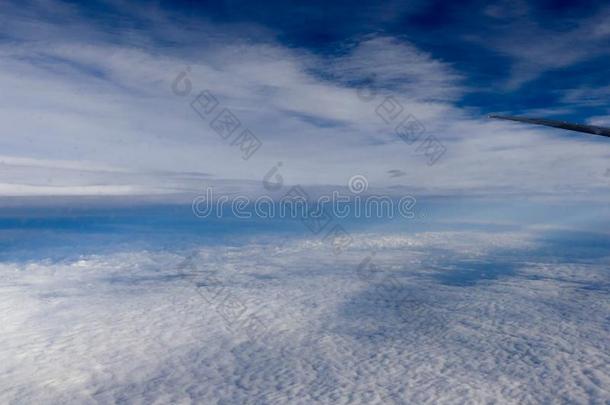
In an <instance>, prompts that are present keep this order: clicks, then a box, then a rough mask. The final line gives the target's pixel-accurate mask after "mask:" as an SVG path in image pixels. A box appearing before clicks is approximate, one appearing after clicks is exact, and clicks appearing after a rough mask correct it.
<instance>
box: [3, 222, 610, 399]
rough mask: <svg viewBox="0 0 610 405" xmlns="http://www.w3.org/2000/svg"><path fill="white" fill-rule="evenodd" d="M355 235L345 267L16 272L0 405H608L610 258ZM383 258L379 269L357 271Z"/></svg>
mask: <svg viewBox="0 0 610 405" xmlns="http://www.w3.org/2000/svg"><path fill="white" fill-rule="evenodd" d="M354 237H355V243H354V244H353V245H352V246H351V248H350V249H349V250H348V251H346V252H344V253H343V254H342V255H340V256H338V257H337V256H335V255H333V254H332V253H331V249H330V246H328V244H327V243H325V242H322V241H320V240H318V239H297V240H292V241H287V242H286V243H284V244H283V245H280V246H278V245H277V244H275V243H272V244H263V243H260V242H259V243H253V244H249V245H245V246H242V247H239V248H237V247H229V246H225V245H223V246H217V247H210V246H207V247H201V248H199V249H198V250H197V251H196V252H197V255H196V256H195V258H194V260H193V262H192V263H193V266H190V267H189V266H186V267H184V266H182V270H178V267H180V264H181V263H182V261H183V258H184V256H183V254H182V253H179V252H172V251H165V252H163V251H161V252H146V251H132V252H124V253H115V254H109V255H97V256H96V255H93V256H85V257H81V258H80V259H77V260H74V261H60V262H49V261H40V262H25V263H13V264H10V263H4V264H2V265H1V269H0V270H1V271H2V273H3V274H5V275H6V276H5V277H4V278H3V280H2V283H1V288H2V291H3V294H2V295H1V296H0V314H1V315H2V319H3V328H2V332H1V333H0V364H2V366H0V373H1V374H2V378H1V379H0V381H1V382H0V399H1V400H2V401H3V402H11V401H14V402H40V401H43V400H44V401H45V402H49V401H50V402H87V401H102V402H117V401H123V400H128V401H129V402H133V403H140V402H154V401H162V402H199V403H201V402H205V403H213V402H219V401H227V402H231V403H248V401H259V402H274V401H275V402H278V401H279V402H281V403H288V402H290V403H299V401H302V402H303V403H311V402H316V401H317V402H323V403H327V402H330V401H332V402H338V403H342V401H345V402H347V401H350V400H351V401H357V402H366V403H388V402H390V403H391V402H397V403H400V402H401V401H402V402H409V403H411V402H418V403H438V402H442V401H445V402H478V401H486V400H492V399H493V400H500V401H502V402H504V403H523V402H549V401H552V400H560V401H563V402H583V403H584V402H596V401H597V402H604V401H605V400H607V399H608V398H609V397H610V392H608V390H607V387H608V386H609V384H608V383H609V382H610V369H608V364H610V359H609V358H608V350H607V333H608V331H607V322H606V316H607V315H606V314H607V313H608V310H610V301H608V295H607V289H606V287H607V283H606V280H607V277H606V275H605V273H606V265H605V262H606V261H607V258H599V260H590V261H588V263H587V264H584V263H579V262H578V261H576V260H575V261H572V260H571V258H570V257H569V255H568V254H566V253H565V252H563V253H562V261H561V263H558V262H557V256H556V254H555V253H556V252H555V251H549V250H548V247H545V245H544V243H543V242H541V241H540V240H539V239H538V238H537V236H536V235H535V234H528V233H506V234H493V233H489V232H486V233H484V234H478V233H472V232H448V233H445V232H427V233H419V234H411V235H398V234H397V235H390V234H387V233H384V234H380V235H377V234H359V235H354ZM371 252H375V256H373V263H374V265H375V266H376V271H374V272H373V273H371V274H370V275H367V273H366V272H362V273H357V269H358V265H359V264H361V263H362V261H363V259H364V258H365V257H367V256H369V255H370V254H371ZM545 252H547V253H545ZM502 266H504V267H502ZM498 267H499V268H500V271H498V272H497V276H498V278H494V277H495V276H494V274H496V273H495V272H496V268H498ZM477 269H483V270H477ZM364 270H367V269H364ZM477 272H481V274H478V280H477V277H475V282H474V283H473V284H471V285H465V286H461V285H459V284H458V285H456V284H454V283H453V281H452V280H455V281H458V282H459V277H457V275H459V274H462V276H468V275H469V274H472V273H477ZM485 272H488V274H486V273H485ZM358 274H360V276H359V275H358ZM209 276H213V277H214V282H213V283H212V284H210V280H211V279H210V278H209ZM454 276H456V277H455V278H454ZM197 282H199V283H203V284H201V285H202V287H201V289H199V290H197V289H196V288H195V286H194V283H197ZM205 285H207V286H208V287H204V286H205ZM222 291H224V292H223V293H222V294H221V292H222ZM225 293H229V294H231V297H233V299H236V300H238V301H239V302H240V303H241V304H243V306H244V307H245V308H246V310H245V311H246V312H245V314H246V316H247V317H251V316H253V315H256V316H258V317H260V319H262V320H263V321H264V323H265V326H266V328H268V329H267V334H266V335H265V338H264V339H250V338H248V336H247V334H246V331H245V329H244V328H243V327H240V326H239V325H234V326H233V327H232V328H229V325H230V323H229V322H228V321H227V319H233V318H231V317H230V316H229V317H228V318H223V316H222V315H221V312H220V310H219V308H222V307H219V306H218V302H217V301H214V298H213V297H215V296H216V295H215V294H219V295H218V296H216V297H225V295H224V294H225ZM224 310H226V308H225V309H224ZM229 312H230V311H229ZM238 313H241V312H238ZM225 316H227V313H226V312H225ZM233 320H234V319H233Z"/></svg>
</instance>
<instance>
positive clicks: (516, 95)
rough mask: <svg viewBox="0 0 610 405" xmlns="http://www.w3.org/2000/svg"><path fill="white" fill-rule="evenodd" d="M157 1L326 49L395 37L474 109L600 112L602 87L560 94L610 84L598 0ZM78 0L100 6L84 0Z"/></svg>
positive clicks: (609, 46) (603, 8) (603, 11)
mask: <svg viewBox="0 0 610 405" xmlns="http://www.w3.org/2000/svg"><path fill="white" fill-rule="evenodd" d="M144 4H145V3H142V5H143V6H144ZM160 5H161V8H162V9H164V10H165V11H168V12H170V13H175V14H176V15H178V14H187V15H189V16H192V17H194V18H195V19H197V18H199V19H202V20H205V21H213V22H215V23H224V24H239V29H241V30H244V33H245V35H250V36H256V33H257V32H258V31H257V29H255V28H253V26H257V27H258V26H262V27H264V28H266V29H268V30H270V31H271V32H272V33H273V34H274V35H275V36H276V39H277V40H278V41H280V42H281V43H283V44H284V45H286V46H290V47H297V48H305V49H308V50H311V51H314V52H317V53H320V54H325V55H328V54H331V55H332V54H334V53H336V52H341V50H342V49H344V47H345V46H346V44H349V43H352V42H353V41H357V40H358V39H359V38H362V37H364V36H367V35H390V36H393V37H399V38H404V39H405V40H408V41H410V42H411V43H413V44H415V45H416V46H417V47H419V48H420V49H423V50H425V51H426V52H429V53H430V54H431V55H432V56H433V57H434V58H437V59H439V60H442V61H444V62H447V63H450V64H451V65H452V66H454V67H455V68H456V70H457V71H458V72H460V73H462V74H463V76H464V78H465V84H466V85H467V86H468V87H469V88H470V89H471V91H470V92H468V93H467V94H466V95H465V96H464V97H463V98H462V99H461V100H460V101H459V104H460V105H461V106H466V107H476V108H478V109H480V110H481V112H482V113H487V112H492V111H509V112H513V113H524V112H528V110H533V109H551V108H552V109H555V110H557V112H558V113H559V114H558V115H561V116H562V117H566V118H572V119H580V120H585V119H586V118H587V117H590V116H596V115H604V114H606V113H607V103H604V102H603V101H605V97H604V96H605V95H606V94H605V93H604V94H602V95H601V98H602V100H600V95H596V96H595V100H588V99H587V97H584V99H583V97H582V96H581V97H575V98H570V97H568V96H566V94H569V93H570V92H571V91H574V90H575V89H588V88H593V89H599V88H602V87H604V86H608V85H610V75H609V73H610V68H609V66H610V63H609V62H610V55H609V53H608V50H610V42H609V41H608V37H607V36H600V37H598V38H596V37H594V35H592V33H593V32H595V30H596V29H601V28H598V27H597V26H598V25H601V26H603V25H604V23H606V22H607V21H608V20H607V19H604V18H603V17H604V16H605V15H606V16H607V12H608V8H607V3H604V2H602V1H581V2H574V1H537V2H519V1H516V2H509V1H506V2H488V1H463V2H454V1H427V2H426V1H389V2H378V1H359V2H352V1H307V2H285V1H267V2H254V1H235V0H232V1H161V2H160ZM100 7H102V6H100ZM86 8H89V9H91V8H93V9H96V12H97V11H99V9H97V7H96V6H91V5H90V3H89V2H88V5H87V6H86ZM102 9H105V10H106V11H108V12H113V13H118V14H119V15H120V13H121V11H120V10H119V9H116V8H108V7H102ZM129 19H130V20H131V17H129ZM236 29H238V28H237V25H236ZM519 48H523V56H522V57H523V60H520V57H519V56H518V55H519ZM574 48H579V49H580V50H582V51H583V52H584V53H585V55H575V56H574V57H573V58H569V60H568V61H566V62H563V61H560V60H558V61H557V62H556V63H553V58H554V54H557V56H563V55H564V54H565V53H566V52H567V53H569V52H571V51H573V50H574ZM558 59H561V58H558ZM517 63H520V64H522V65H523V68H522V70H524V72H522V73H521V74H523V75H525V76H527V80H526V81H522V80H521V79H518V82H519V85H507V83H509V82H510V80H511V76H512V75H513V74H515V73H514V69H515V64H517ZM529 71H534V72H533V74H529ZM517 74H518V73H517ZM585 94H586V93H585ZM545 112H546V111H545ZM549 112H550V111H549ZM547 113H548V112H547Z"/></svg>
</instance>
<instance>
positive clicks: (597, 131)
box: [489, 114, 610, 137]
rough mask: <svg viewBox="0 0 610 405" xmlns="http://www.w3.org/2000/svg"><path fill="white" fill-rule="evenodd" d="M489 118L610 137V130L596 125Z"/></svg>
mask: <svg viewBox="0 0 610 405" xmlns="http://www.w3.org/2000/svg"><path fill="white" fill-rule="evenodd" d="M489 118H495V119H500V120H509V121H518V122H525V123H527V124H535V125H546V126H547V127H553V128H561V129H567V130H569V131H577V132H585V133H587V134H593V135H600V136H607V137H610V128H604V127H597V126H595V125H584V124H572V123H569V122H565V121H555V120H547V119H544V118H526V117H511V116H509V115H495V114H494V115H490V116H489Z"/></svg>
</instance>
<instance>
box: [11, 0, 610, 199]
mask: <svg viewBox="0 0 610 405" xmlns="http://www.w3.org/2000/svg"><path fill="white" fill-rule="evenodd" d="M46 4H47V6H48V7H52V5H53V4H54V3H53V2H48V3H46ZM28 10H29V11H28ZM33 10H34V11H32V10H30V9H25V10H21V9H19V10H15V9H11V8H7V14H6V15H5V17H4V20H6V22H7V24H9V25H7V26H6V27H8V28H10V29H11V32H10V35H11V36H13V37H14V41H12V42H11V41H5V42H3V43H2V44H1V45H0V53H1V54H2V56H3V58H2V62H0V85H1V86H2V89H3V96H4V97H3V100H4V101H2V102H1V103H2V105H1V106H2V109H1V110H0V120H1V121H0V122H2V123H3V124H2V130H3V133H4V134H5V136H3V137H2V140H1V141H0V146H1V147H2V150H3V155H5V156H9V157H11V158H13V159H30V160H36V161H38V162H46V163H45V164H47V163H48V167H49V171H48V175H47V176H46V177H48V178H50V179H51V180H52V183H53V187H49V185H48V184H47V181H46V179H45V180H44V181H41V180H40V176H39V174H38V172H37V171H32V170H29V169H27V170H26V169H23V168H22V167H21V166H19V167H17V166H18V165H17V166H15V165H13V166H11V169H10V170H9V171H8V172H7V174H6V177H5V178H4V179H0V183H3V184H4V186H3V188H2V191H1V193H2V195H18V194H24V193H27V194H32V193H33V194H58V193H62V190H64V191H65V192H66V193H70V194H72V193H78V189H79V187H80V188H81V189H82V190H83V192H86V190H87V189H91V187H94V189H95V190H96V191H95V192H96V193H97V192H98V191H99V192H101V193H103V192H104V190H119V191H120V190H124V191H125V192H128V193H151V194H157V193H174V192H175V191H176V190H179V191H180V192H191V193H195V192H198V191H200V190H201V189H202V188H203V187H204V186H205V184H204V182H199V183H196V182H193V181H191V180H188V181H182V180H179V179H174V180H172V181H173V182H174V183H173V184H172V185H170V186H168V185H167V178H166V177H165V176H160V175H159V173H167V172H172V173H193V172H196V173H206V174H209V175H210V176H211V177H213V178H215V179H218V180H221V179H233V180H242V181H256V182H259V181H260V180H261V179H262V178H263V176H264V175H265V174H266V173H267V172H268V170H269V169H270V168H271V167H272V166H274V165H275V164H276V163H277V162H279V161H281V162H283V166H282V173H283V176H284V178H285V181H286V183H288V184H296V183H300V184H310V185H329V184H331V185H332V184H335V185H344V184H345V183H346V181H347V179H349V178H350V177H351V176H353V175H354V174H355V173H358V174H364V175H366V176H367V177H368V178H369V182H370V183H371V184H372V185H375V186H379V187H384V186H391V185H395V184H396V181H400V184H401V185H404V186H407V187H412V188H414V189H419V190H422V192H430V193H439V192H440V193H455V192H459V193H468V192H474V191H477V190H479V191H480V190H483V189H486V188H487V189H489V190H494V189H496V188H497V187H501V188H502V189H504V190H505V191H507V192H514V191H528V192H532V191H536V192H540V191H542V192H556V191H557V190H558V189H562V188H564V189H565V188H571V189H575V190H580V191H582V192H583V193H587V192H590V191H591V190H599V189H605V187H606V179H605V178H604V177H603V173H605V170H606V168H605V167H606V164H605V160H606V152H605V151H604V148H603V147H602V148H600V147H599V144H598V143H596V142H595V141H593V142H591V140H590V139H589V138H586V137H580V138H578V139H577V138H565V137H561V136H559V134H558V135H557V136H549V135H547V132H545V131H544V130H539V129H534V128H529V127H522V128H521V127H517V126H512V125H505V124H502V123H489V122H486V119H485V118H480V119H479V118H476V117H472V115H471V114H472V113H471V112H469V111H465V110H462V109H460V108H457V107H456V106H454V105H453V103H454V102H455V101H456V100H457V99H459V97H460V96H461V95H463V94H464V93H465V92H467V91H468V89H467V88H465V87H463V85H462V83H461V76H460V75H459V74H458V73H457V72H455V70H454V69H453V68H452V67H451V66H450V65H448V64H446V63H444V62H442V61H439V60H436V59H434V58H433V57H432V56H431V55H429V54H427V53H426V52H425V51H423V50H420V49H417V48H416V47H415V46H414V45H413V44H410V43H409V42H408V41H406V40H403V39H399V38H391V37H368V38H364V39H363V40H361V41H360V42H358V43H355V44H353V46H350V47H347V48H346V49H344V50H343V52H342V53H341V54H338V55H336V56H326V57H322V56H319V55H314V54H312V53H310V52H308V51H305V50H302V49H294V48H288V47H285V46H282V45H281V44H279V43H278V42H277V41H275V40H274V38H273V37H272V36H269V34H268V33H265V32H264V30H262V29H260V30H259V31H258V32H259V35H258V36H257V37H256V38H257V39H256V40H251V41H244V39H243V38H242V37H241V36H240V31H239V29H231V30H229V29H227V27H224V26H215V25H213V24H210V23H205V22H203V23H200V24H199V26H194V25H193V24H192V22H189V21H188V20H185V21H182V20H180V19H176V18H175V16H171V18H170V17H168V16H164V15H163V13H161V12H160V11H158V10H157V11H156V12H154V13H152V14H150V16H149V17H148V18H152V19H154V20H155V21H156V22H158V25H154V24H153V26H152V27H153V28H149V30H150V34H151V35H152V37H154V36H155V35H159V34H160V33H163V35H168V36H169V37H171V38H174V39H176V38H178V39H181V40H182V42H177V43H178V44H181V45H176V46H174V47H173V48H171V49H170V50H168V49H167V48H164V47H161V46H159V44H158V43H155V42H154V41H153V40H150V39H149V40H148V41H145V40H144V39H142V38H143V37H145V36H146V35H145V34H146V33H149V32H148V31H133V30H132V31H133V32H132V31H129V35H127V34H126V35H125V36H120V35H118V33H120V32H122V31H121V29H124V27H123V28H121V27H120V26H119V27H115V28H112V29H110V28H109V29H108V30H107V32H106V31H104V29H103V24H104V23H103V22H102V23H99V24H98V25H92V26H87V25H86V24H84V22H83V18H82V16H79V15H78V14H75V11H74V10H72V8H70V7H68V8H66V9H65V10H64V9H62V10H59V11H58V14H57V15H59V16H62V18H59V17H58V18H55V19H50V18H48V17H46V16H45V14H37V13H36V12H35V11H36V10H38V9H37V8H34V9H33ZM28 12H29V13H30V14H28ZM8 16H10V17H11V18H8ZM38 20H40V23H41V24H40V27H39V28H34V27H33V26H32V24H31V22H32V21H38ZM181 23H183V24H181ZM154 27H156V28H154ZM8 28H7V29H8ZM233 28H235V27H233ZM248 29H249V30H256V29H255V28H252V27H250V28H248ZM109 32H110V33H114V34H117V35H114V34H112V35H111V34H109ZM204 33H205V34H209V35H203V34H204ZM170 34H171V35H170ZM195 34H198V35H195ZM113 35H114V36H113ZM169 37H168V38H169ZM203 37H205V40H199V39H198V38H203ZM187 66H189V67H190V69H191V70H190V75H189V79H190V81H191V83H192V85H193V92H192V93H191V95H190V96H189V97H183V98H181V97H178V96H175V95H174V94H172V92H171V84H172V82H173V80H174V78H175V77H176V76H177V75H178V74H179V73H180V72H181V71H182V70H183V69H185V68H186V67H187ZM373 76H374V79H373V81H374V82H375V83H376V85H377V86H379V93H378V94H377V96H376V98H375V99H374V100H373V101H369V102H366V101H363V100H362V99H361V98H359V97H358V93H357V88H356V87H354V86H355V85H356V84H357V83H358V82H359V81H366V80H368V79H369V78H370V77H373ZM201 89H208V90H210V91H211V92H212V93H213V94H214V95H215V96H216V97H217V98H218V100H219V101H220V102H221V105H222V106H223V107H228V108H230V109H231V110H232V111H233V112H234V113H235V114H236V115H237V116H238V118H239V119H240V121H241V122H242V124H243V127H244V128H248V129H250V130H252V131H253V133H254V134H255V135H256V136H258V137H259V138H260V139H261V140H262V141H263V143H264V146H263V148H261V149H260V150H259V151H258V152H257V154H256V155H255V156H253V157H252V159H250V160H249V161H244V160H242V158H241V156H242V155H241V153H240V151H239V149H238V148H237V147H236V146H231V145H230V144H229V143H228V142H227V141H224V140H222V139H221V138H220V137H219V136H218V135H217V134H216V133H214V131H212V130H211V129H210V127H209V125H208V122H204V121H203V120H201V119H200V118H199V117H198V116H197V115H196V114H195V112H194V111H193V110H192V109H191V108H190V106H189V102H190V101H191V100H192V97H194V96H195V95H196V94H197V92H198V91H200V90H201ZM390 95H391V96H393V97H395V99H396V100H397V101H398V102H399V103H400V104H401V106H402V108H403V114H404V115H403V117H404V116H406V114H412V115H413V116H415V117H416V118H417V119H418V120H419V121H421V122H422V123H423V125H424V126H425V127H426V131H427V132H426V135H434V136H435V137H436V138H438V139H439V140H441V142H443V144H444V145H445V146H446V147H447V152H446V154H445V155H444V156H443V158H442V160H441V161H440V162H439V163H437V164H436V165H435V166H434V167H428V165H427V164H426V158H425V157H424V156H421V151H420V153H419V155H418V154H417V153H416V150H417V146H418V144H415V145H412V146H409V145H407V144H406V143H404V142H402V141H400V140H399V139H398V137H397V136H396V134H395V133H394V128H395V126H396V124H397V123H398V119H397V121H396V122H392V123H390V124H387V123H385V122H384V121H383V120H382V119H381V118H380V117H379V116H378V115H377V114H376V109H377V107H378V106H379V104H380V103H381V102H382V101H383V100H384V98H385V97H386V96H390ZM575 150H577V151H578V154H577V156H578V158H574V151H575ZM55 161H57V162H67V161H71V162H81V164H82V165H83V166H86V167H84V168H83V169H84V170H82V171H81V172H78V171H76V170H73V171H57V170H55V169H53V168H54V167H55V166H57V164H59V163H57V164H56V163H53V162H55ZM89 165H90V167H89ZM94 167H104V168H111V169H112V170H111V171H110V172H108V173H106V172H104V171H101V172H100V171H96V170H89V169H93V168H94ZM117 170H118V171H121V172H125V173H138V175H137V176H136V177H134V176H128V175H115V174H114V171H117ZM389 170H402V171H404V172H406V173H407V176H403V177H401V178H400V179H398V180H396V179H392V178H390V177H389V176H388V175H387V172H388V171H389ZM94 172H95V173H94ZM559 172H561V173H562V174H561V175H558V174H555V175H550V174H551V173H559ZM36 187H39V188H38V190H36V189H35V188H36ZM74 187H77V188H74ZM96 187H97V188H96ZM126 187H127V188H126ZM113 192H114V191H113ZM596 192H597V191H596Z"/></svg>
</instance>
